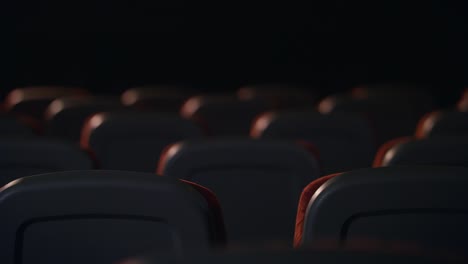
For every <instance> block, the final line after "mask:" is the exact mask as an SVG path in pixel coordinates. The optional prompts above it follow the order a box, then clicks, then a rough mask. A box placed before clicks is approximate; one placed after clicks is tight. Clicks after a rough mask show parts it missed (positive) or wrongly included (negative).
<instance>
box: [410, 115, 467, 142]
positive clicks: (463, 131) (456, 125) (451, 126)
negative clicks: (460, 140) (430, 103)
mask: <svg viewBox="0 0 468 264" xmlns="http://www.w3.org/2000/svg"><path fill="white" fill-rule="evenodd" d="M463 135H468V112H458V111H434V112H430V113H428V114H426V115H425V116H424V117H422V118H421V120H420V121H419V123H418V126H417V129H416V137H418V138H426V137H436V136H463Z"/></svg>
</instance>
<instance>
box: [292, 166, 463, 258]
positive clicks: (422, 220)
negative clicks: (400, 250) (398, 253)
mask: <svg viewBox="0 0 468 264" xmlns="http://www.w3.org/2000/svg"><path fill="white" fill-rule="evenodd" d="M467 175H468V169H467V168H461V167H431V166H426V167H418V166H416V167H386V168H375V169H363V170H357V171H352V172H347V173H343V174H341V175H338V176H335V177H332V178H330V179H329V180H327V181H326V182H325V183H323V184H322V185H321V186H320V187H319V188H318V189H317V191H316V192H315V193H309V195H303V196H301V201H300V203H299V206H300V207H301V206H303V207H305V208H307V210H306V213H305V214H304V215H302V217H300V215H299V214H298V219H297V220H296V221H297V223H300V222H301V221H302V223H303V231H302V234H299V236H297V237H298V238H300V241H296V242H298V244H301V245H307V244H311V243H316V242H319V241H321V240H326V241H329V242H334V243H335V244H336V245H343V246H344V245H346V244H347V243H348V242H349V241H353V240H354V241H355V240H357V239H361V240H362V241H366V239H370V240H372V239H374V240H375V239H378V240H387V241H399V242H405V243H408V244H419V245H422V246H425V247H436V248H454V249H462V250H464V251H465V252H466V249H467V248H468V224H467V223H468V203H467V201H468V193H467V192H466V188H467V186H468V177H467ZM311 185H314V183H312V184H311ZM300 218H302V219H300Z"/></svg>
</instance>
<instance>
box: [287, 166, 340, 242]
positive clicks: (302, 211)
mask: <svg viewBox="0 0 468 264" xmlns="http://www.w3.org/2000/svg"><path fill="white" fill-rule="evenodd" d="M341 174H342V173H334V174H330V175H327V176H324V177H321V178H319V179H316V180H315V181H313V182H311V183H310V184H309V185H307V186H306V187H305V188H304V190H303V191H302V194H301V198H300V199H299V205H298V207H297V215H296V228H295V231H294V246H295V247H298V246H299V245H300V244H301V242H302V235H303V232H304V220H305V215H306V212H307V207H308V205H309V202H310V199H311V198H312V196H313V195H314V194H315V192H316V191H317V190H318V189H319V188H320V186H322V185H323V184H324V183H325V182H327V181H328V180H329V179H331V178H333V177H335V176H338V175H341Z"/></svg>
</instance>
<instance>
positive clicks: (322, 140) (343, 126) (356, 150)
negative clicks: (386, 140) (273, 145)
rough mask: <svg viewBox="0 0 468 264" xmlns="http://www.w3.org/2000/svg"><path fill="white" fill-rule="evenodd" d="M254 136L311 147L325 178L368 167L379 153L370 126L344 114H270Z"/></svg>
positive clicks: (256, 125) (262, 119) (260, 121)
mask: <svg viewBox="0 0 468 264" xmlns="http://www.w3.org/2000/svg"><path fill="white" fill-rule="evenodd" d="M251 136H252V137H253V138H262V139H288V140H305V141H307V142H309V143H311V144H312V145H314V146H315V147H316V148H317V149H318V151H319V159H320V164H321V167H322V174H329V173H334V172H342V171H347V170H352V169H357V168H364V167H369V166H370V164H371V163H372V158H373V156H374V153H375V149H376V147H375V137H374V135H373V131H372V128H371V126H370V124H369V122H368V121H367V120H366V119H365V118H362V117H360V116H359V115H353V114H344V113H334V114H327V115H323V114H319V113H313V112H276V113H267V114H263V115H262V116H260V117H259V118H257V120H256V121H255V123H254V124H253V126H252V130H251Z"/></svg>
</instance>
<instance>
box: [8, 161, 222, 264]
mask: <svg viewBox="0 0 468 264" xmlns="http://www.w3.org/2000/svg"><path fill="white" fill-rule="evenodd" d="M205 195H206V193H201V192H199V191H198V190H197V189H195V188H193V187H191V186H190V185H188V184H184V183H182V182H180V181H176V180H172V179H168V178H165V177H158V176H157V175H154V174H145V173H136V172H121V171H102V170H95V171H73V172H58V173H51V174H42V175H36V176H34V177H26V178H22V179H20V180H18V181H16V182H13V183H11V184H9V185H8V186H6V187H4V188H3V189H1V190H0V216H1V217H0V218H1V219H2V220H1V225H0V233H1V234H2V236H1V237H0V247H1V248H2V250H1V251H0V258H1V259H2V263H4V264H13V263H23V264H33V263H49V264H62V263H102V264H112V263H116V261H118V260H120V259H122V258H126V257H131V256H135V255H138V254H144V253H146V252H148V251H149V250H158V251H160V252H163V253H165V254H167V255H176V256H181V255H183V254H185V252H186V251H191V250H207V249H209V248H210V247H212V246H214V245H217V244H218V243H221V242H222V236H220V235H222V233H221V232H222V230H223V229H222V226H220V224H221V222H220V221H219V219H218V218H217V217H218V216H219V215H217V214H216V210H218V211H219V206H218V205H217V204H213V203H212V202H213V201H212V200H209V199H210V198H211V199H213V196H212V197H207V196H205ZM218 232H219V233H218Z"/></svg>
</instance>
